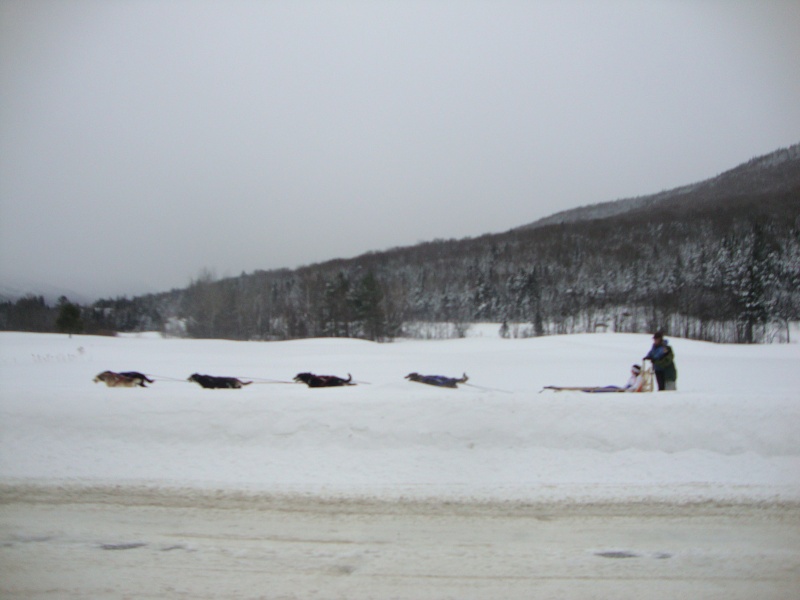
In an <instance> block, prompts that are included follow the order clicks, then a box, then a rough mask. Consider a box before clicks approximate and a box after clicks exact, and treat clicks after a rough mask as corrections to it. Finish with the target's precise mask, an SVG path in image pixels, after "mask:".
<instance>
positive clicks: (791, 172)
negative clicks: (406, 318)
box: [517, 144, 800, 230]
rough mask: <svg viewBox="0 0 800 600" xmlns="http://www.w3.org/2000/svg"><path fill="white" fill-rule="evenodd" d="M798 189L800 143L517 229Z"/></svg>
mask: <svg viewBox="0 0 800 600" xmlns="http://www.w3.org/2000/svg"><path fill="white" fill-rule="evenodd" d="M798 189H800V144H795V145H793V146H790V147H788V148H782V149H780V150H776V151H775V152H771V153H769V154H766V155H764V156H759V157H757V158H753V159H751V160H749V161H748V162H746V163H744V164H742V165H739V166H737V167H735V168H733V169H730V170H729V171H725V172H724V173H722V174H720V175H717V176H716V177H712V178H710V179H707V180H705V181H701V182H698V183H693V184H690V185H685V186H681V187H677V188H674V189H672V190H668V191H663V192H659V193H657V194H650V195H647V196H639V197H636V198H627V199H623V200H614V201H611V202H600V203H597V204H591V205H588V206H582V207H579V208H573V209H570V210H565V211H561V212H558V213H555V214H553V215H550V216H549V217H545V218H543V219H539V220H538V221H534V222H533V223H529V224H528V225H523V226H522V227H519V228H517V229H521V230H524V229H536V228H539V227H544V226H547V225H557V224H561V223H575V222H579V221H589V220H593V219H605V218H609V217H614V216H617V215H622V214H625V213H631V212H637V211H645V210H657V209H658V208H659V207H661V206H662V205H667V206H669V205H674V204H675V203H676V202H679V203H697V202H700V203H708V202H713V201H719V200H730V199H731V198H738V197H746V196H759V197H760V196H763V195H764V194H785V193H791V192H794V193H795V194H796V193H797V190H798Z"/></svg>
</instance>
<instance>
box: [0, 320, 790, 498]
mask: <svg viewBox="0 0 800 600" xmlns="http://www.w3.org/2000/svg"><path fill="white" fill-rule="evenodd" d="M497 331H498V326H496V325H486V326H474V327H473V328H472V330H471V332H470V335H469V336H468V337H467V338H466V339H457V340H441V341H410V340H400V341H397V342H395V343H390V344H375V343H371V342H366V341H360V340H349V339H348V340H342V339H312V340H300V341H289V342H269V343H264V342H231V341H219V340H186V339H163V338H161V337H160V336H158V335H156V334H142V335H126V336H120V337H116V338H112V337H91V336H75V337H72V338H70V337H67V336H65V335H43V334H23V333H0V483H4V484H6V485H23V484H37V485H39V484H48V485H49V484H54V485H64V484H68V485H71V486H138V487H141V486H145V487H151V488H153V487H155V488H158V487H165V488H193V489H196V488H202V489H203V490H206V491H208V490H235V491H246V492H270V493H302V494H312V495H320V496H338V497H341V496H357V497H358V496H361V497H363V496H369V497H373V498H375V497H377V498H383V499H396V498H450V499H466V500H475V499H479V500H521V499H524V500H530V501H551V500H564V499H569V500H572V501H578V502H581V501H617V500H620V501H630V500H639V499H657V500H664V501H668V502H685V501H695V500H706V499H712V500H718V499H727V500H735V499H745V500H747V501H751V500H755V501H761V500H777V501H782V500H790V501H796V500H798V499H800V435H798V431H800V394H798V392H797V390H798V388H800V369H799V368H798V366H800V346H799V345H797V344H789V345H764V346H734V345H718V344H710V343H703V342H696V341H689V340H684V339H671V340H670V341H671V343H672V345H673V347H674V348H675V353H676V363H677V365H678V371H679V377H678V391H677V392H671V393H670V392H662V393H650V394H585V393H581V392H553V391H549V390H546V391H542V388H543V387H544V386H547V385H606V384H618V385H622V384H624V382H625V381H626V380H627V378H628V373H629V367H630V365H631V364H632V363H634V362H640V360H641V357H642V356H644V354H645V353H646V352H647V350H648V349H649V347H650V343H651V340H650V336H647V335H631V334H611V333H609V334H591V335H590V334H587V335H570V336H557V337H546V338H532V339H501V338H500V337H499V336H498V335H497ZM106 369H109V370H112V371H125V370H136V371H141V372H144V373H147V374H150V375H153V376H155V378H156V379H157V381H156V383H154V384H152V385H151V386H150V387H149V388H147V389H142V388H136V389H126V388H107V387H106V386H105V385H103V384H95V383H93V381H92V379H93V377H94V376H95V375H96V374H97V373H99V372H101V371H104V370H106ZM301 371H313V372H316V373H320V374H336V375H345V376H346V374H347V373H352V375H353V378H354V379H355V380H356V381H358V382H359V385H357V386H354V387H348V388H330V389H309V388H306V387H305V386H304V385H300V384H294V383H285V382H291V380H292V378H293V376H294V375H295V374H296V373H298V372H301ZM412 371H417V372H420V373H428V374H444V375H451V376H460V375H461V374H462V373H463V372H466V373H467V374H468V375H469V377H470V380H469V384H470V385H466V386H462V387H461V388H460V389H457V390H451V389H441V388H434V387H430V386H425V385H421V384H417V383H411V382H409V381H407V380H405V379H404V376H405V375H406V374H408V373H409V372H412ZM195 372H197V373H207V374H211V375H225V376H236V377H241V378H244V379H250V378H252V379H254V380H255V383H253V384H252V385H250V386H248V387H245V388H243V389H241V390H205V389H202V388H200V387H199V386H197V385H196V384H193V383H189V382H187V381H186V378H187V377H188V376H189V375H190V374H192V373H195Z"/></svg>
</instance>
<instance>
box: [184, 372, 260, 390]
mask: <svg viewBox="0 0 800 600" xmlns="http://www.w3.org/2000/svg"><path fill="white" fill-rule="evenodd" d="M188 381H194V382H195V383H199V384H200V386H201V387H204V388H206V389H209V390H219V389H231V390H238V389H241V387H242V386H244V385H250V384H251V383H253V382H252V381H241V380H240V379H236V377H214V376H213V375H200V374H198V373H194V374H192V375H191V376H189V379H188Z"/></svg>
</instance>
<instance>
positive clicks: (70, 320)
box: [56, 296, 83, 337]
mask: <svg viewBox="0 0 800 600" xmlns="http://www.w3.org/2000/svg"><path fill="white" fill-rule="evenodd" d="M56 327H57V328H58V331H60V332H61V333H68V334H69V337H72V334H73V333H81V332H82V331H83V320H82V319H81V309H80V307H79V306H78V305H77V304H73V303H72V302H70V301H69V300H67V298H66V297H65V296H61V298H59V299H58V318H57V319H56Z"/></svg>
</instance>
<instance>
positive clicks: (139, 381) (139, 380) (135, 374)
mask: <svg viewBox="0 0 800 600" xmlns="http://www.w3.org/2000/svg"><path fill="white" fill-rule="evenodd" d="M120 375H122V376H123V377H130V378H131V379H133V380H134V381H135V382H136V385H140V386H142V387H147V386H146V385H145V381H146V382H147V383H154V381H153V380H152V379H150V378H149V377H148V376H147V375H145V374H144V373H139V371H123V372H121V373H120Z"/></svg>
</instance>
